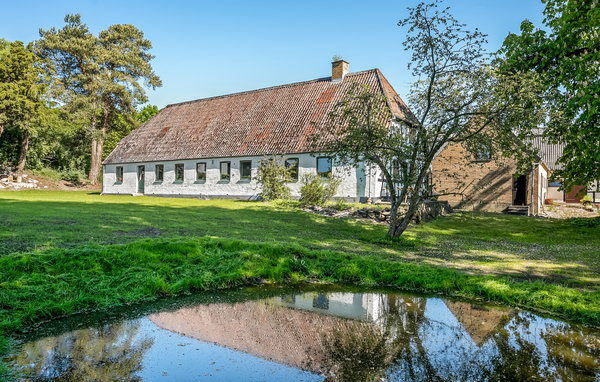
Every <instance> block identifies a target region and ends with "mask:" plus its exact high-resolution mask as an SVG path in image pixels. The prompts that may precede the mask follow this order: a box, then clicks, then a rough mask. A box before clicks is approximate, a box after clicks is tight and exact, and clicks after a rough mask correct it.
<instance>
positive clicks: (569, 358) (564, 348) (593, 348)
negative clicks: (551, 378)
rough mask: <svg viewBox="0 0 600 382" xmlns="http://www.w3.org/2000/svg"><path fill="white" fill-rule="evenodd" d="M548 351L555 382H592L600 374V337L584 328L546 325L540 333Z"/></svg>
mask: <svg viewBox="0 0 600 382" xmlns="http://www.w3.org/2000/svg"><path fill="white" fill-rule="evenodd" d="M542 338H543V339H544V340H545V341H546V346H547V348H548V362H549V364H550V365H551V366H552V368H553V369H555V372H556V377H557V379H560V380H563V381H574V380H579V381H583V380H588V381H595V380H597V379H596V375H597V374H600V337H598V336H594V335H591V333H589V330H586V329H584V328H580V329H573V328H568V327H565V325H548V326H547V327H546V331H545V332H544V333H542Z"/></svg>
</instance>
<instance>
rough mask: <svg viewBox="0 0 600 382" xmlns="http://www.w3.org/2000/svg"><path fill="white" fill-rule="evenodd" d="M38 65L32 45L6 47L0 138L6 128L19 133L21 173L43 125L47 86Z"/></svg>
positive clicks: (0, 60)
mask: <svg viewBox="0 0 600 382" xmlns="http://www.w3.org/2000/svg"><path fill="white" fill-rule="evenodd" d="M38 64H39V59H38V57H37V56H36V55H35V54H34V53H33V46H32V44H29V45H27V46H24V45H23V43H22V42H20V41H16V42H13V43H11V44H10V45H8V46H6V47H5V48H4V49H3V54H2V55H0V139H1V136H2V133H3V131H4V130H5V128H7V127H12V128H13V129H18V130H19V133H20V136H21V140H20V142H19V146H20V150H19V156H18V159H17V167H18V171H22V170H23V168H24V166H25V162H26V159H27V152H28V148H29V139H30V137H34V136H35V135H36V133H38V132H39V130H40V126H41V125H42V124H41V123H40V122H41V117H42V114H43V113H42V109H43V108H44V106H45V105H44V102H43V98H42V95H43V93H44V91H45V85H44V83H43V82H42V80H43V72H42V70H41V68H40V66H39V65H38Z"/></svg>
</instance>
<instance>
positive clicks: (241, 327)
mask: <svg viewBox="0 0 600 382" xmlns="http://www.w3.org/2000/svg"><path fill="white" fill-rule="evenodd" d="M418 300H419V298H417V299H416V300H415V299H414V298H413V299H411V298H405V297H403V296H400V295H398V296H395V295H387V294H376V293H365V294H360V293H357V294H354V293H305V294H298V295H290V296H283V297H274V298H271V299H267V300H261V301H249V302H243V303H238V304H211V305H200V306H197V307H193V308H183V309H179V310H177V311H174V312H163V313H157V314H153V315H151V316H150V317H149V318H150V320H151V321H152V322H154V323H155V324H156V325H158V326H160V327H162V328H164V329H167V330H170V331H173V332H177V333H180V334H182V335H185V336H187V337H191V338H195V339H198V340H201V341H206V342H212V343H215V344H217V345H221V346H225V347H228V348H230V349H234V350H237V351H242V352H246V353H250V354H253V355H256V356H258V357H260V358H263V359H268V360H273V361H276V362H279V363H283V364H287V365H290V366H294V367H299V368H307V369H310V370H312V371H319V370H321V366H322V364H323V362H325V361H324V360H325V359H326V358H325V357H328V356H329V354H328V353H327V351H326V350H325V349H327V347H326V346H327V345H326V344H325V342H327V340H328V339H331V335H334V337H335V338H338V339H340V341H341V343H344V338H356V336H357V335H358V336H359V337H358V338H362V337H361V336H367V337H368V336H373V335H382V333H384V332H386V333H387V334H386V335H388V336H391V337H389V338H388V339H390V340H391V339H393V338H399V336H401V337H405V336H409V337H410V336H414V335H416V333H417V332H418V330H417V329H416V328H418V327H419V326H420V325H421V324H422V323H423V319H424V315H423V314H424V307H425V304H420V303H419V302H418ZM423 302H425V301H424V300H423ZM446 305H447V306H448V308H449V310H450V311H451V312H452V314H454V315H456V318H457V319H458V321H459V323H460V325H462V326H464V328H465V330H466V331H467V332H468V333H469V334H470V336H471V338H472V339H473V341H474V342H475V343H476V344H478V345H479V344H480V343H481V342H482V341H483V340H484V339H485V338H487V337H488V336H489V335H490V334H491V333H492V332H493V331H494V330H495V329H497V327H498V325H499V324H500V323H501V322H502V320H503V318H504V317H505V316H507V312H506V310H488V309H484V308H476V307H473V306H471V305H470V304H467V303H461V302H446ZM439 319H440V320H442V321H443V318H441V317H440V318H439ZM442 321H441V322H442ZM386 325H387V326H386ZM389 325H391V326H389ZM384 326H386V327H385V329H386V330H382V329H383V328H384ZM407 328H413V329H411V330H408V329H407ZM406 330H408V331H406ZM359 333H360V334H359ZM376 333H379V334H376ZM363 339H364V340H366V341H367V342H368V339H367V338H363ZM440 340H441V339H440ZM444 341H445V339H444ZM400 342H402V341H400Z"/></svg>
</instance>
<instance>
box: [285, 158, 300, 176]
mask: <svg viewBox="0 0 600 382" xmlns="http://www.w3.org/2000/svg"><path fill="white" fill-rule="evenodd" d="M285 168H289V169H290V175H291V176H292V179H294V180H295V181H297V180H298V158H288V159H286V160H285Z"/></svg>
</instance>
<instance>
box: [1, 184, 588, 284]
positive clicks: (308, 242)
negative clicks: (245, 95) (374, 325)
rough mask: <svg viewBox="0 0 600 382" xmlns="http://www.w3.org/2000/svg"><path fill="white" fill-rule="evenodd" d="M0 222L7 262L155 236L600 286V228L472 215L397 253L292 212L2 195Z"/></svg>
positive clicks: (421, 233)
mask: <svg viewBox="0 0 600 382" xmlns="http://www.w3.org/2000/svg"><path fill="white" fill-rule="evenodd" d="M0 222H2V223H0V256H2V255H6V254H10V253H25V252H30V251H33V250H36V249H50V248H76V247H78V246H81V245H87V244H103V245H106V244H122V243H129V242H133V241H136V240H139V239H142V238H147V237H178V236H186V237H201V236H217V237H224V238H231V239H238V240H249V241H261V242H275V243H288V242H293V243H296V244H299V245H301V246H303V247H306V248H308V249H331V250H339V251H344V252H352V253H357V254H367V255H371V256H372V255H374V254H376V255H378V256H384V257H386V258H389V259H391V260H396V261H403V262H413V263H418V264H428V265H432V266H443V267H449V268H454V269H457V270H462V271H464V272H468V273H473V274H480V273H484V274H495V275H502V276H504V275H510V276H511V277H514V278H518V279H521V280H544V281H547V282H556V283H560V284H567V285H570V286H572V287H576V288H582V289H586V290H590V289H591V290H596V289H598V288H600V261H598V258H599V248H600V227H598V226H595V227H587V226H578V225H576V224H574V223H573V222H571V221H556V220H546V219H533V218H526V217H519V216H507V215H499V214H482V213H475V214H473V213H463V214H457V215H453V216H449V217H445V218H440V219H437V220H435V221H433V222H430V223H427V224H423V225H420V226H416V227H413V228H411V229H410V230H409V231H408V232H407V233H406V240H405V241H406V242H412V243H413V244H414V245H412V246H406V245H401V246H398V245H395V244H393V243H392V244H390V243H389V242H387V241H386V236H385V235H386V227H385V226H383V225H377V224H372V223H370V222H361V221H357V220H352V219H336V218H328V217H325V216H320V215H316V214H311V213H308V212H303V211H299V210H298V209H296V208H294V206H293V205H291V206H286V205H268V204H265V203H260V202H246V201H233V200H194V199H177V198H172V199H167V198H151V197H132V196H100V195H98V194H94V193H89V192H60V191H57V192H52V191H21V192H0Z"/></svg>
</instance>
